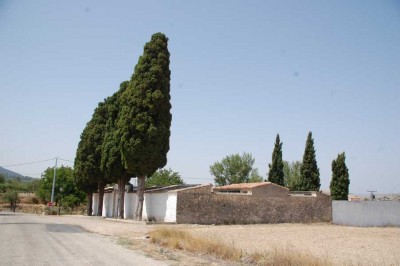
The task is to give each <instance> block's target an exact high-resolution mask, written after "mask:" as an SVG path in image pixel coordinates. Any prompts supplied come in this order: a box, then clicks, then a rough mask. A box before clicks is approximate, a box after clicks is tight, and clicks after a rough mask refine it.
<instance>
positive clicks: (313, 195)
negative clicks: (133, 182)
mask: <svg viewBox="0 0 400 266" xmlns="http://www.w3.org/2000/svg"><path fill="white" fill-rule="evenodd" d="M116 192H117V191H116V190H115V189H114V190H113V191H109V192H108V193H105V195H104V202H103V216H104V217H116V216H117V214H118V209H116V206H118V204H117V202H118V193H116ZM144 198H145V199H144V204H143V219H144V220H148V221H157V222H170V223H189V224H190V223H196V224H248V223H299V222H300V223H301V222H329V221H331V220H332V201H331V198H330V197H329V196H327V195H324V194H322V193H319V192H301V193H294V194H292V193H290V192H289V190H288V189H287V188H284V187H281V186H279V185H276V184H273V183H270V182H259V183H242V184H232V185H227V186H222V187H214V188H213V187H212V185H211V184H207V185H192V186H187V185H186V186H169V187H163V188H154V189H148V190H146V191H145V194H144ZM97 199H98V196H97ZM95 201H96V196H94V203H93V205H95V204H96V202H95ZM97 202H98V201H97ZM136 203H137V196H136V191H135V190H133V191H129V192H125V205H124V217H125V219H132V218H133V214H134V210H135V206H136Z"/></svg>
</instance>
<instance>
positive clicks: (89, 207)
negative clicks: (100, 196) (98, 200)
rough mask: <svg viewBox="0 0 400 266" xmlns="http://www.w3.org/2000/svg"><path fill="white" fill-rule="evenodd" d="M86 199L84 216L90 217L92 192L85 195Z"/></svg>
mask: <svg viewBox="0 0 400 266" xmlns="http://www.w3.org/2000/svg"><path fill="white" fill-rule="evenodd" d="M86 199H87V203H86V215H87V216H92V212H93V210H92V204H93V192H88V193H86Z"/></svg>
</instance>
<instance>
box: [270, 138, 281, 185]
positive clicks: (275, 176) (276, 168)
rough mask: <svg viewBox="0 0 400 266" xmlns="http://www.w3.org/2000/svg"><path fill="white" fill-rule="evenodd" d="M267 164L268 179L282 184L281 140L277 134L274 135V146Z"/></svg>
mask: <svg viewBox="0 0 400 266" xmlns="http://www.w3.org/2000/svg"><path fill="white" fill-rule="evenodd" d="M268 166H269V172H268V181H269V182H272V183H275V184H278V185H280V186H284V185H285V181H284V173H283V161H282V142H281V141H280V139H279V134H277V135H276V140H275V147H274V150H273V152H272V162H271V164H269V165H268Z"/></svg>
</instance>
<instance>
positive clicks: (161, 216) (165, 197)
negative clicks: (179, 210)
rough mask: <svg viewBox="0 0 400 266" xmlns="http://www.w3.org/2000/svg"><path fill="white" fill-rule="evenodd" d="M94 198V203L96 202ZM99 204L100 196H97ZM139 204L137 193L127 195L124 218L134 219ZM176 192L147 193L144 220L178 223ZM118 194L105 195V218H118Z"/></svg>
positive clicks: (144, 203) (144, 204)
mask: <svg viewBox="0 0 400 266" xmlns="http://www.w3.org/2000/svg"><path fill="white" fill-rule="evenodd" d="M95 200H96V199H95V197H94V196H93V202H94V201H95ZM97 204H98V194H97ZM136 204H137V195H136V193H125V202H124V218H125V219H133V216H134V212H135V208H136ZM176 204H177V193H176V192H164V193H145V194H144V202H143V215H142V218H143V220H155V221H158V222H169V223H174V222H176ZM117 205H118V193H114V192H111V193H104V200H103V217H107V218H111V217H117V210H118V209H117Z"/></svg>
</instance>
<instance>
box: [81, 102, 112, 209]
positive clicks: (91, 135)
mask: <svg viewBox="0 0 400 266" xmlns="http://www.w3.org/2000/svg"><path fill="white" fill-rule="evenodd" d="M106 122H107V101H106V100H104V102H100V103H99V105H98V106H97V108H96V109H95V110H94V112H93V116H92V119H91V120H90V121H89V122H88V123H87V124H86V127H85V129H84V130H83V132H82V134H81V140H80V142H79V144H78V148H77V152H76V158H75V165H74V169H75V171H74V172H75V173H74V178H75V182H76V184H77V185H79V187H81V188H82V189H83V190H84V191H85V192H86V193H90V192H93V191H95V190H93V191H90V189H93V186H94V184H96V185H97V188H98V190H99V207H98V211H97V214H98V215H99V216H101V214H102V210H103V208H102V203H103V201H102V200H103V192H104V185H105V183H106V181H107V180H106V178H105V176H104V174H103V172H102V171H101V168H100V163H101V157H102V143H103V140H104V136H105V128H106ZM87 197H88V200H91V199H89V197H90V195H87ZM88 208H91V206H88ZM88 213H89V209H88ZM90 213H91V212H90Z"/></svg>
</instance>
